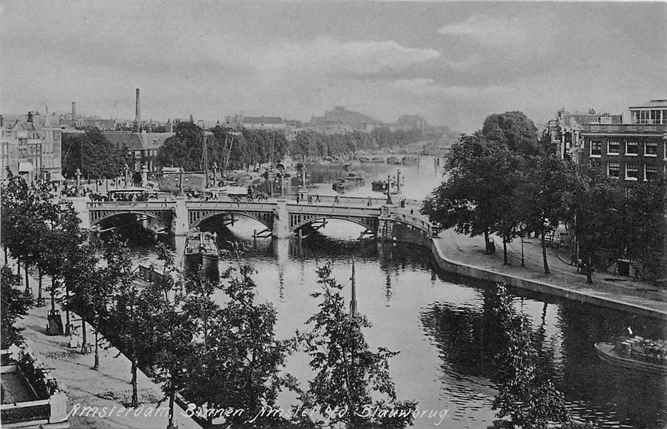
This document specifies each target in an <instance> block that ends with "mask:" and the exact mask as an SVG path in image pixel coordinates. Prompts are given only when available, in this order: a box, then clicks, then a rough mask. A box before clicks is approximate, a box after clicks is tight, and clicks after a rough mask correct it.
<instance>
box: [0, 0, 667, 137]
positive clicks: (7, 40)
mask: <svg viewBox="0 0 667 429" xmlns="http://www.w3.org/2000/svg"><path fill="white" fill-rule="evenodd" d="M665 22H667V3H637V2H633V3H598V2H596V3H448V2H426V3H420V2H404V3H392V2H341V1H330V2H320V1H315V2H298V1H285V2H276V1H272V2H249V1H238V2H225V1H223V2H220V1H194V2H190V1H187V2H186V1H171V0H163V1H113V2H109V1H83V0H79V1H75V0H71V1H58V0H49V1H31V0H28V1H26V0H7V1H4V2H3V3H2V4H0V43H1V47H2V48H1V49H2V54H3V61H2V62H1V65H0V90H1V92H0V100H1V104H0V111H2V112H6V113H22V112H25V111H27V110H40V111H43V110H44V105H45V104H48V106H49V110H50V111H69V109H70V103H71V101H76V102H77V106H78V107H77V110H78V112H79V113H81V114H88V115H98V116H103V117H116V118H132V117H133V115H134V89H135V88H137V87H139V88H141V90H142V118H143V119H146V120H148V119H151V118H152V119H155V120H166V119H167V118H187V117H189V115H190V114H192V115H194V117H195V118H196V119H204V120H212V121H215V120H217V119H220V120H222V119H224V117H225V116H227V115H233V114H235V113H238V112H243V113H245V114H248V115H279V116H282V117H284V118H290V119H299V120H309V119H310V117H311V116H313V115H321V114H322V113H323V112H324V111H325V110H329V109H331V108H333V106H336V105H340V106H345V107H346V108H349V109H351V110H356V111H359V112H362V113H365V114H368V115H370V116H373V117H376V118H378V119H380V120H382V121H385V122H393V121H395V120H396V119H397V118H398V116H399V115H401V114H419V115H422V116H423V117H425V118H426V119H427V120H428V121H429V122H430V123H432V124H437V125H448V126H449V127H451V128H453V129H455V130H460V131H472V130H475V129H477V128H479V127H481V124H482V121H483V120H484V118H485V117H486V116H487V115H488V114H491V113H495V112H504V111H508V110H521V111H523V112H525V113H526V114H527V115H528V116H529V117H530V118H531V119H533V120H534V121H535V122H536V123H542V122H544V121H545V120H547V119H549V118H550V117H552V116H553V115H554V113H555V112H556V111H557V110H558V109H559V108H561V107H565V108H566V109H568V110H581V111H585V110H588V109H589V108H591V107H592V108H595V109H596V110H597V111H605V112H610V113H624V114H625V112H626V110H627V107H628V106H630V105H637V104H641V103H643V102H645V101H647V100H649V99H651V98H667V77H666V76H667V44H666V43H665V40H667V28H666V26H665Z"/></svg>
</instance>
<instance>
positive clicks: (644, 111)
mask: <svg viewBox="0 0 667 429" xmlns="http://www.w3.org/2000/svg"><path fill="white" fill-rule="evenodd" d="M629 110H630V122H632V123H633V124H644V125H665V124H667V99H660V100H658V99H656V100H651V101H649V102H647V103H645V104H643V105H640V106H631V107H630V108H629Z"/></svg>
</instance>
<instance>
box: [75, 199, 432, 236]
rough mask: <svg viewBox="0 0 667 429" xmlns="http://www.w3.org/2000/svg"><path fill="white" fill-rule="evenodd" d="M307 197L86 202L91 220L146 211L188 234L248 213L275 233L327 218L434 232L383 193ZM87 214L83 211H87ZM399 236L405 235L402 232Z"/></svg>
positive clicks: (385, 229)
mask: <svg viewBox="0 0 667 429" xmlns="http://www.w3.org/2000/svg"><path fill="white" fill-rule="evenodd" d="M304 200H305V201H299V203H297V202H296V201H295V200H294V201H293V200H290V201H286V200H268V201H267V200H265V201H232V200H208V201H205V200H187V199H185V198H176V199H174V200H149V201H95V202H89V203H88V204H87V210H88V216H87V217H88V220H89V222H90V223H89V225H90V226H91V227H92V226H94V225H97V224H99V223H100V222H102V221H103V220H105V219H108V218H110V217H112V216H116V215H121V214H135V215H140V216H141V215H143V216H146V217H149V218H152V219H156V220H158V221H159V222H162V223H164V224H165V225H170V226H171V227H170V229H171V231H172V233H174V234H176V235H185V234H187V232H188V231H190V230H192V229H194V228H196V227H198V226H199V225H200V224H201V222H203V221H204V220H206V219H209V218H211V217H213V216H226V217H229V216H247V217H250V218H253V219H255V220H257V221H259V222H260V223H262V224H263V225H264V226H265V228H266V229H265V231H267V232H269V231H270V232H271V234H272V235H273V236H275V237H281V238H282V237H288V236H290V235H292V234H294V233H298V232H299V231H300V230H301V229H302V228H304V227H306V226H308V225H313V224H317V223H318V222H322V221H324V220H331V219H339V220H345V221H349V222H354V223H356V224H358V225H361V226H363V227H364V228H366V231H367V232H368V233H370V234H373V235H375V236H376V237H378V238H383V239H392V238H393V239H396V238H397V237H396V234H397V233H398V232H399V231H405V230H408V231H411V232H410V234H413V235H414V234H417V235H419V236H420V237H422V238H431V236H432V228H431V225H430V223H428V222H427V221H426V220H424V218H421V217H419V216H415V215H412V214H408V211H407V210H406V209H401V208H399V207H397V206H395V205H388V204H387V202H386V200H385V199H384V198H366V197H343V196H341V197H337V198H336V197H332V196H310V197H309V198H307V199H304ZM82 215H83V214H82ZM84 217H85V215H84ZM399 239H400V237H399Z"/></svg>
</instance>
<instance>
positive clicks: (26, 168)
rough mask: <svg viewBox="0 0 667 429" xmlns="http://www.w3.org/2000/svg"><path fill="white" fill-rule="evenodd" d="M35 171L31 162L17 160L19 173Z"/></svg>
mask: <svg viewBox="0 0 667 429" xmlns="http://www.w3.org/2000/svg"><path fill="white" fill-rule="evenodd" d="M31 171H35V168H34V167H33V166H32V162H29V161H21V162H19V173H29V172H31Z"/></svg>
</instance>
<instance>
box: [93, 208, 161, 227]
mask: <svg viewBox="0 0 667 429" xmlns="http://www.w3.org/2000/svg"><path fill="white" fill-rule="evenodd" d="M123 215H135V216H137V215H138V216H148V217H150V218H151V219H155V220H160V215H159V214H158V213H151V212H145V211H129V210H128V211H114V212H111V213H104V214H100V215H98V216H94V217H93V219H91V221H90V226H94V225H99V224H100V223H102V222H103V221H105V220H107V219H111V218H113V217H116V216H123Z"/></svg>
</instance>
